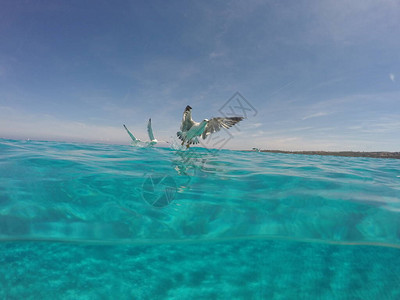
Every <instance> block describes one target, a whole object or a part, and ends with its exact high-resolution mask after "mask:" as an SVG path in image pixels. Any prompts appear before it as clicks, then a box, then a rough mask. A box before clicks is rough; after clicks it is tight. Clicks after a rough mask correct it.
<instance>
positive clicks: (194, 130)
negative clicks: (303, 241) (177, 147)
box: [176, 105, 244, 148]
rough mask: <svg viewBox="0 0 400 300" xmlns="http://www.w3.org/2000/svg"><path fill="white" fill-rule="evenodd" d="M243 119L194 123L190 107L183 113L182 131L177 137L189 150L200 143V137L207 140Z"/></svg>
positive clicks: (216, 119)
mask: <svg viewBox="0 0 400 300" xmlns="http://www.w3.org/2000/svg"><path fill="white" fill-rule="evenodd" d="M243 119H244V118H243V117H226V118H212V119H210V120H208V119H204V120H203V121H202V122H200V123H198V122H195V121H193V119H192V108H191V107H190V106H189V105H188V106H186V108H185V111H184V112H183V118H182V124H181V131H178V132H177V133H176V135H177V136H178V137H179V139H180V140H181V141H182V146H183V145H184V144H185V143H187V144H186V147H187V148H189V146H190V145H191V144H198V143H199V139H198V137H199V136H201V137H202V138H203V139H205V138H206V137H207V136H208V135H210V134H212V133H214V132H217V131H220V130H221V128H226V129H228V128H230V127H232V126H233V125H235V124H236V123H238V122H240V121H242V120H243Z"/></svg>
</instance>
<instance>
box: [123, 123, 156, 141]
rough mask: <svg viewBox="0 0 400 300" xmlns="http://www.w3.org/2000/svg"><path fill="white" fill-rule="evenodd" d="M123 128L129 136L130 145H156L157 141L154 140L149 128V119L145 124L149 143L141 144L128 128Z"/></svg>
mask: <svg viewBox="0 0 400 300" xmlns="http://www.w3.org/2000/svg"><path fill="white" fill-rule="evenodd" d="M124 128H125V130H126V132H127V133H128V134H129V136H130V137H131V139H132V145H134V146H142V147H151V146H154V145H155V144H157V142H158V141H157V140H156V139H155V138H154V134H153V129H152V128H151V119H149V122H148V123H147V134H148V135H149V139H150V141H149V142H143V141H141V140H139V139H137V138H136V137H135V136H134V135H133V134H132V133H131V132H130V131H129V129H128V128H126V126H125V125H124Z"/></svg>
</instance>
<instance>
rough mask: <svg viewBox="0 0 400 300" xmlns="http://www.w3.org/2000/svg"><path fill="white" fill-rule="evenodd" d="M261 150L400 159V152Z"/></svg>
mask: <svg viewBox="0 0 400 300" xmlns="http://www.w3.org/2000/svg"><path fill="white" fill-rule="evenodd" d="M249 151H253V150H249ZM260 152H269V153H284V154H303V155H330V156H345V157H370V158H394V159H400V152H354V151H337V152H336V151H283V150H260Z"/></svg>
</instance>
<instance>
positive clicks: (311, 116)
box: [302, 111, 328, 121]
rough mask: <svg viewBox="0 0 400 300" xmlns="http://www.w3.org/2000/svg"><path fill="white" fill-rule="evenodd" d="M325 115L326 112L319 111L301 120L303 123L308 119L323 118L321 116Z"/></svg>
mask: <svg viewBox="0 0 400 300" xmlns="http://www.w3.org/2000/svg"><path fill="white" fill-rule="evenodd" d="M326 115H328V113H327V112H322V111H321V112H317V113H315V114H311V115H308V116H305V117H303V118H302V120H303V121H304V120H308V119H312V118H318V117H323V116H326Z"/></svg>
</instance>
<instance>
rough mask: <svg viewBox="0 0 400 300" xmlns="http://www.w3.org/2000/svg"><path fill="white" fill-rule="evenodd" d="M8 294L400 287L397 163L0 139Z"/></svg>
mask: <svg viewBox="0 0 400 300" xmlns="http://www.w3.org/2000/svg"><path fill="white" fill-rule="evenodd" d="M0 176H1V181H0V239H1V240H2V243H1V244H0V247H1V251H2V258H1V265H2V266H4V268H2V270H0V297H2V298H5V299H20V298H25V299H26V298H32V299H33V298H38V297H41V298H49V299H53V298H55V297H56V298H62V299H76V298H82V299H91V298H93V297H97V298H98V297H106V298H115V297H118V298H122V299H132V298H135V299H151V298H157V297H158V298H172V299H174V298H175V299H185V298H199V299H201V298H203V299H204V298H215V299H226V298H232V297H234V298H243V299H267V298H276V299H288V298H294V297H297V298H299V297H300V298H301V297H303V298H309V297H310V296H311V297H314V298H324V299H325V298H333V299H375V298H381V299H385V298H386V299H396V298H398V297H400V278H399V276H400V250H399V248H400V218H399V213H400V212H399V209H400V177H399V176H400V161H399V160H393V159H370V158H343V157H329V156H302V155H287V154H272V153H256V152H238V151H220V152H208V151H207V150H205V149H192V150H189V151H181V150H173V149H164V148H153V149H145V148H133V147H131V146H117V145H102V144H91V145H85V144H67V143H57V142H34V141H30V142H25V141H12V140H0Z"/></svg>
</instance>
